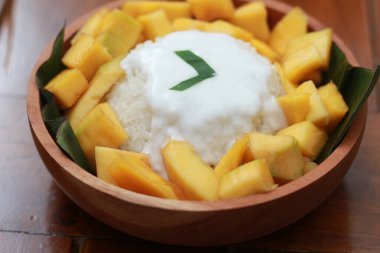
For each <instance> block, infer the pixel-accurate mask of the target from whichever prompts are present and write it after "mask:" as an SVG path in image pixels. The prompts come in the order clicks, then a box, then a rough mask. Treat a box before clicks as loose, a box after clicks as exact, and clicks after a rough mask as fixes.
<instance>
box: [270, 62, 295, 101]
mask: <svg viewBox="0 0 380 253" xmlns="http://www.w3.org/2000/svg"><path fill="white" fill-rule="evenodd" d="M274 66H275V67H276V70H277V74H278V76H279V77H280V81H281V84H282V87H283V88H284V90H285V92H286V94H289V93H291V92H293V91H295V90H296V89H297V87H298V85H297V84H295V83H293V82H291V81H289V80H288V78H287V77H286V76H285V73H284V69H283V68H282V66H281V64H280V63H278V62H275V63H274Z"/></svg>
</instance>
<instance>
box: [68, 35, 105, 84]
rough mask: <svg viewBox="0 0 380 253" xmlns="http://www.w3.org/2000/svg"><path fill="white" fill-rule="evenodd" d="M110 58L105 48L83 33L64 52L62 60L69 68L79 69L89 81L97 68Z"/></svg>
mask: <svg viewBox="0 0 380 253" xmlns="http://www.w3.org/2000/svg"><path fill="white" fill-rule="evenodd" d="M110 60H112V56H111V55H110V54H109V53H108V51H107V48H105V47H104V46H102V45H101V44H100V43H99V42H97V41H95V40H94V39H93V38H92V37H90V36H88V35H83V36H81V37H80V39H79V40H78V41H77V42H76V43H75V44H74V45H73V46H72V47H71V48H70V49H69V50H68V51H67V52H66V54H65V55H64V56H63V58H62V62H63V63H64V64H65V65H66V66H67V67H69V68H77V69H79V70H80V71H81V72H82V73H83V75H84V76H85V77H86V79H87V80H88V81H91V79H92V77H93V76H94V75H95V73H96V71H97V70H98V68H99V67H100V66H101V65H103V64H104V63H107V62H109V61H110Z"/></svg>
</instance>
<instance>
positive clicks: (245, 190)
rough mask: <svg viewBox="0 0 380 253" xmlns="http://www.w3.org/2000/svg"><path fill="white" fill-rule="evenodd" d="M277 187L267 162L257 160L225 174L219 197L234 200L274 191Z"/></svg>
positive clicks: (221, 182) (221, 181)
mask: <svg viewBox="0 0 380 253" xmlns="http://www.w3.org/2000/svg"><path fill="white" fill-rule="evenodd" d="M276 187H277V185H275V183H274V181H273V178H272V175H271V173H270V170H269V168H268V165H267V164H266V162H265V160H255V161H253V162H249V163H246V164H244V165H242V166H241V167H239V168H237V169H235V170H233V171H231V172H229V173H227V174H225V175H224V176H223V177H222V178H221V180H220V186H219V197H220V198H221V199H232V198H239V197H244V196H248V195H251V194H255V193H263V192H269V191H272V190H274V189H275V188H276Z"/></svg>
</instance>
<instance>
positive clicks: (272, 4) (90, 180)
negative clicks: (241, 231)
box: [27, 0, 367, 212]
mask: <svg viewBox="0 0 380 253" xmlns="http://www.w3.org/2000/svg"><path fill="white" fill-rule="evenodd" d="M124 2H125V0H119V1H115V2H112V3H108V4H105V5H102V6H100V7H98V8H96V9H95V10H93V11H91V12H89V13H87V14H86V15H83V16H82V17H80V18H78V19H76V20H75V21H74V22H72V23H70V24H69V25H68V26H67V27H66V29H65V39H64V41H65V42H67V41H68V39H69V38H70V37H72V36H73V34H74V33H75V32H77V31H78V30H79V28H80V27H81V25H82V24H83V23H84V21H85V20H86V18H87V17H89V16H90V15H92V14H94V13H95V12H96V11H98V10H100V9H103V8H110V9H113V8H117V7H120V6H121V5H122V4H123V3H124ZM242 2H243V3H248V2H250V0H243V1H242ZM264 2H265V4H266V7H267V8H268V9H272V10H273V11H277V12H281V13H283V11H284V10H285V11H286V12H287V11H289V10H290V9H291V8H292V7H291V6H290V5H288V4H285V3H282V2H277V1H275V0H265V1H264ZM308 18H309V28H311V29H313V30H320V29H323V28H325V26H324V25H322V24H321V23H320V22H319V21H317V20H316V19H314V18H313V17H311V16H310V15H308ZM333 40H334V42H335V43H337V44H338V45H339V47H340V48H341V49H342V50H343V51H344V53H345V55H346V57H347V59H348V60H349V62H350V63H351V64H353V65H355V66H357V65H359V64H358V61H357V59H356V58H355V56H354V55H353V53H352V52H351V50H350V49H349V48H348V47H347V46H346V45H345V43H344V42H343V41H342V40H341V39H340V38H339V37H338V36H336V35H335V34H334V33H333ZM53 43H54V40H52V41H51V42H50V43H49V44H48V46H47V47H46V48H45V49H44V50H43V52H42V54H41V55H40V56H39V58H38V61H37V63H36V64H35V67H34V69H33V71H32V73H31V76H30V79H29V83H28V92H27V115H28V120H29V126H30V129H31V131H32V132H33V134H34V135H35V138H36V140H38V141H39V142H40V144H41V146H42V147H43V148H44V149H45V151H46V153H47V154H48V155H49V156H50V158H51V159H53V160H55V162H57V163H58V164H59V165H60V166H58V168H49V169H53V170H56V169H58V170H59V169H61V168H62V169H63V170H65V172H66V173H67V174H69V175H70V176H71V177H74V178H75V179H76V180H79V181H81V182H82V183H83V184H86V186H87V187H90V188H94V190H96V191H99V192H102V193H104V194H106V195H108V196H109V197H111V198H115V199H118V200H120V201H126V202H130V203H133V204H136V205H140V206H146V207H150V208H157V209H165V210H176V211H185V212H186V211H192V212H209V211H224V210H231V209H238V208H245V207H251V206H254V205H255V206H259V205H263V204H265V203H267V202H270V201H273V200H277V199H280V198H284V197H286V196H288V195H290V194H293V193H295V192H297V191H298V190H300V189H302V188H305V187H307V186H309V185H312V184H314V183H316V182H317V181H319V180H321V178H323V177H324V176H325V175H326V174H328V173H330V172H331V171H332V170H333V169H334V168H335V166H337V165H338V164H339V163H340V162H341V161H342V160H343V159H344V158H345V156H346V155H347V154H348V152H349V151H350V150H351V149H352V148H353V147H354V145H355V144H356V142H357V140H358V139H359V138H360V137H361V134H362V132H363V130H364V127H365V121H366V120H365V119H366V116H367V105H365V106H364V107H363V109H362V110H361V111H360V113H359V114H358V115H357V117H356V119H355V120H354V123H353V124H352V126H351V128H350V129H349V130H348V132H347V134H346V136H345V137H344V139H343V141H342V142H341V143H340V144H339V146H338V147H337V148H336V149H335V150H334V152H333V153H332V154H331V155H330V156H329V157H328V158H327V159H326V160H325V161H323V162H322V163H321V164H319V165H318V169H317V170H312V171H311V172H309V173H307V174H306V175H304V176H302V177H300V178H298V179H296V180H294V181H292V182H289V183H287V184H285V185H282V186H281V187H279V188H277V189H276V190H274V191H272V192H269V193H263V194H255V195H250V196H246V197H241V198H236V199H230V200H216V201H190V200H171V199H162V198H157V197H152V196H148V195H144V194H140V193H135V192H132V191H129V190H125V189H122V188H119V187H117V186H114V185H111V184H109V183H106V182H104V181H103V180H101V179H99V178H98V177H96V176H93V175H91V174H90V173H88V172H87V171H85V170H84V169H82V168H81V167H80V166H79V165H77V164H76V163H75V162H73V161H72V160H71V159H70V158H69V157H68V156H67V155H66V154H65V153H64V152H63V151H62V150H61V149H60V148H59V147H58V145H57V144H56V142H55V141H54V140H53V138H52V137H51V136H50V134H49V132H48V130H47V128H46V126H45V124H44V122H43V119H42V114H41V104H40V102H39V101H40V98H39V92H38V88H37V85H36V81H35V74H36V71H37V69H38V67H39V66H40V65H41V64H42V63H43V62H44V61H45V60H46V59H47V58H48V57H49V55H50V53H51V49H52V46H53ZM59 167H61V168H59ZM57 183H58V185H59V182H57Z"/></svg>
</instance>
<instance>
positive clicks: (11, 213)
mask: <svg viewBox="0 0 380 253" xmlns="http://www.w3.org/2000/svg"><path fill="white" fill-rule="evenodd" d="M105 2H107V1H106V0H81V1H76V0H65V1H58V0H55V1H53V0H38V1H37V0H33V1H31V0H13V1H12V0H5V5H4V9H3V11H2V12H1V15H0V117H1V120H0V252H73V253H75V252H88V253H90V252H91V253H93V252H148V251H149V252H150V251H157V252H176V251H179V250H181V251H184V252H192V251H193V250H194V249H189V248H179V247H170V246H164V245H158V244H154V243H150V242H146V241H142V240H139V239H136V238H132V237H131V236H128V235H125V234H122V233H120V232H117V231H115V230H114V229H112V228H110V227H108V226H106V225H104V224H102V223H100V222H98V221H97V220H95V219H93V218H92V217H90V216H89V215H87V214H86V213H84V212H83V211H82V210H81V209H80V208H78V207H77V206H76V205H75V204H74V203H73V202H72V201H71V200H70V199H68V198H67V197H66V196H65V195H64V194H63V193H62V192H61V190H60V189H59V188H58V187H57V185H56V184H55V183H54V181H53V180H52V178H51V177H50V175H49V174H48V172H47V170H46V169H45V167H44V165H43V164H42V162H41V160H40V158H39V156H38V154H37V151H36V149H35V147H34V144H33V141H32V138H31V135H30V132H29V129H28V124H27V117H26V112H25V107H26V106H25V94H26V85H27V81H28V78H29V74H30V72H31V70H32V67H33V65H34V62H35V60H36V58H37V56H38V55H39V54H40V52H41V50H42V48H43V47H44V45H46V44H47V42H48V41H49V40H50V39H52V38H53V36H55V35H56V33H57V31H58V30H59V29H60V28H61V26H62V24H63V22H64V20H65V19H67V20H68V21H71V20H72V19H74V18H76V17H78V16H79V15H80V14H82V13H84V12H86V11H88V10H91V9H92V8H94V7H95V6H98V5H100V4H102V3H105ZM285 2H288V3H290V4H294V5H300V6H302V7H303V8H304V9H305V10H306V11H307V12H309V13H310V14H311V15H313V16H315V17H316V18H318V19H320V20H321V21H322V22H324V23H325V24H326V25H328V26H331V27H333V29H334V31H335V32H336V33H337V34H339V35H340V36H341V37H342V39H343V40H344V41H345V42H346V43H347V44H348V46H349V47H350V48H352V50H353V52H354V53H355V55H356V56H357V58H358V60H359V62H360V64H361V65H363V66H367V67H370V66H372V64H373V60H374V59H377V63H379V55H378V53H379V50H378V49H377V47H374V49H375V50H374V53H376V55H372V54H371V46H370V45H371V42H373V43H374V45H378V44H379V34H380V30H379V26H380V19H379V14H380V4H379V1H378V0H368V1H365V0H319V1H302V0H286V1H285ZM1 3H2V2H1V0H0V7H1ZM368 17H372V18H368ZM370 31H371V32H370ZM371 33H372V35H373V36H370V34H371ZM377 90H379V89H377ZM376 93H377V94H379V93H378V92H375V94H374V95H373V96H372V97H371V99H370V108H369V111H370V114H369V116H368V123H367V129H366V132H365V136H364V140H363V143H362V146H361V149H360V151H359V154H358V156H357V158H356V160H355V162H354V164H353V166H352V168H351V170H350V172H349V173H348V175H347V176H346V177H345V179H344V181H343V182H342V184H341V185H340V186H339V188H338V189H337V190H336V192H335V193H333V195H332V196H331V197H330V198H329V199H328V200H327V201H326V202H325V203H324V204H322V205H321V206H320V207H319V208H317V209H316V210H315V211H313V212H312V213H310V214H309V215H308V216H307V217H305V218H303V219H302V220H300V221H299V222H297V223H295V224H294V225H292V226H290V227H288V228H286V229H284V230H282V231H280V232H278V233H275V234H273V235H270V236H268V237H265V238H262V239H259V240H253V241H250V242H246V243H243V244H239V245H234V246H230V247H223V248H212V249H197V250H199V251H205V252H213V251H215V252H219V251H222V252H244V251H252V250H253V249H260V251H265V252H292V251H297V252H298V251H307V252H309V251H312V252H380V187H378V185H379V184H380V168H379V167H380V156H379V154H380V134H379V130H378V126H379V125H380V114H379V108H380V103H378V101H379V100H377V99H376ZM231 233H233V231H231Z"/></svg>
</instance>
